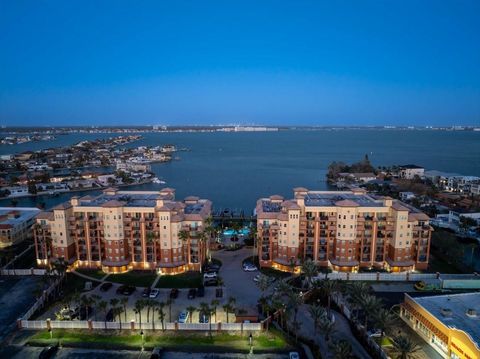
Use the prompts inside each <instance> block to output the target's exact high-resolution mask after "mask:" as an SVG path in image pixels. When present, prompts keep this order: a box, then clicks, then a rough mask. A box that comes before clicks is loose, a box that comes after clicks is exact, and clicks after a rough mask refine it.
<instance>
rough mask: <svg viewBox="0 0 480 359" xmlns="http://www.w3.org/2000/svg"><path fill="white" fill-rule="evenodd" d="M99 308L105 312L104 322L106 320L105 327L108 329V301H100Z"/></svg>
mask: <svg viewBox="0 0 480 359" xmlns="http://www.w3.org/2000/svg"><path fill="white" fill-rule="evenodd" d="M98 309H100V310H101V311H102V312H103V314H105V319H104V322H105V329H107V313H108V303H107V302H106V301H104V300H101V301H100V302H98Z"/></svg>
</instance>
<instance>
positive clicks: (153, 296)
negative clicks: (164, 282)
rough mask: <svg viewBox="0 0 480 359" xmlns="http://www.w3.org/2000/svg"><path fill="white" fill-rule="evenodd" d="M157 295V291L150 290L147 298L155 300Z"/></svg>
mask: <svg viewBox="0 0 480 359" xmlns="http://www.w3.org/2000/svg"><path fill="white" fill-rule="evenodd" d="M159 293H160V291H159V290H158V289H152V290H151V291H150V295H149V297H150V298H157V296H158V294H159Z"/></svg>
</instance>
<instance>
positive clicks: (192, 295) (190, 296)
mask: <svg viewBox="0 0 480 359" xmlns="http://www.w3.org/2000/svg"><path fill="white" fill-rule="evenodd" d="M196 295H197V290H196V289H195V288H192V289H189V291H188V299H194V298H195V297H196Z"/></svg>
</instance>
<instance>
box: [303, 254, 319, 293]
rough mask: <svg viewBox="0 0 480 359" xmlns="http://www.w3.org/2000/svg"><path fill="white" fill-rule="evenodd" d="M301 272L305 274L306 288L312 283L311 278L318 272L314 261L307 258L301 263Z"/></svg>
mask: <svg viewBox="0 0 480 359" xmlns="http://www.w3.org/2000/svg"><path fill="white" fill-rule="evenodd" d="M302 273H303V274H304V275H305V282H306V283H304V285H305V284H306V287H307V288H310V286H311V285H312V278H313V277H315V276H316V275H317V274H318V268H317V265H316V264H315V262H314V261H312V260H311V259H307V260H306V261H304V262H303V264H302Z"/></svg>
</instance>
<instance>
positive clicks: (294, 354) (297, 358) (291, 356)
mask: <svg viewBox="0 0 480 359" xmlns="http://www.w3.org/2000/svg"><path fill="white" fill-rule="evenodd" d="M288 358H289V359H300V354H298V352H290V353H288Z"/></svg>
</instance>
